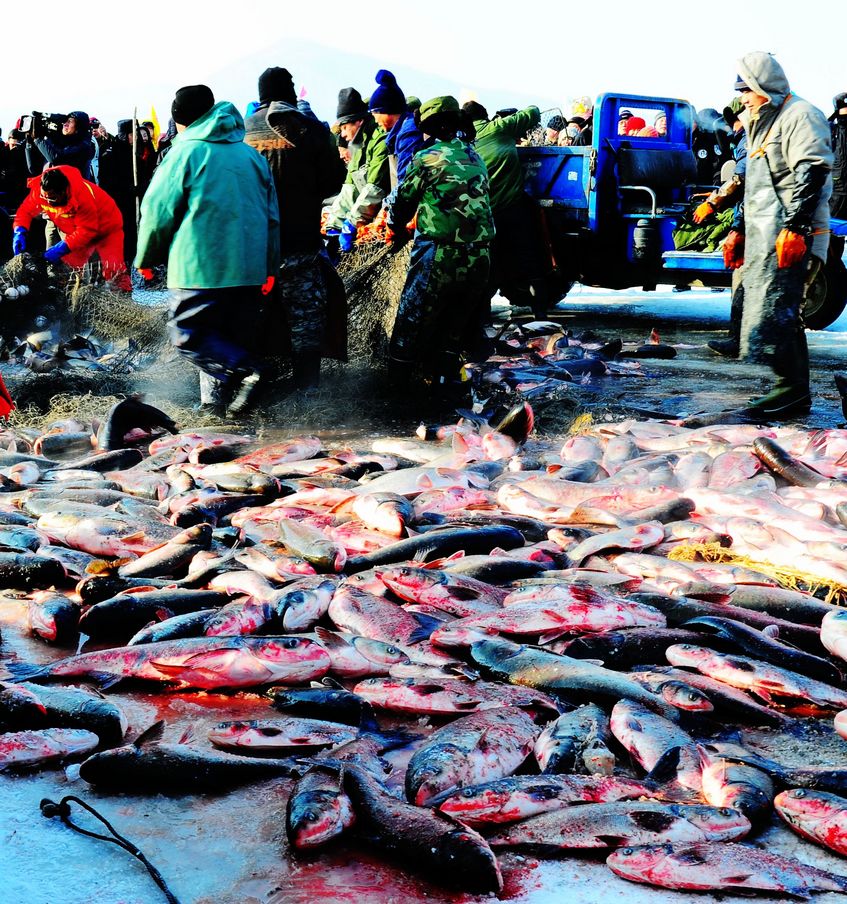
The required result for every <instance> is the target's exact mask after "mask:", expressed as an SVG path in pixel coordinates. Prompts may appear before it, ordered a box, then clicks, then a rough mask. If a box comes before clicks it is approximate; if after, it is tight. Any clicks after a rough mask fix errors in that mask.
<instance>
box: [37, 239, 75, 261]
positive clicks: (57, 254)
mask: <svg viewBox="0 0 847 904" xmlns="http://www.w3.org/2000/svg"><path fill="white" fill-rule="evenodd" d="M70 251H71V249H70V248H68V243H67V242H59V244H58V245H54V246H53V247H52V248H48V249H47V250H46V251H45V252H44V260H46V261H47V263H48V264H56V263H58V262H59V261H60V260H61V259H62V258H63V257H64V256H65V255H66V254H70Z"/></svg>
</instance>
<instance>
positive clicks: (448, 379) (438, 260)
mask: <svg viewBox="0 0 847 904" xmlns="http://www.w3.org/2000/svg"><path fill="white" fill-rule="evenodd" d="M415 118H416V121H417V123H418V125H419V127H420V129H421V131H422V132H424V134H426V135H429V136H431V137H432V138H434V139H435V141H434V143H433V144H432V145H431V146H430V147H427V148H424V149H423V150H421V151H418V153H417V154H415V156H414V157H413V159H412V162H411V164H410V165H409V168H408V170H407V171H406V177H405V178H404V180H403V182H402V183H401V185H400V187H399V189H398V192H397V197H396V199H395V201H394V203H393V205H392V206H391V208H390V210H389V214H388V222H389V226H390V228H391V229H392V231H393V232H394V236H395V240H394V241H395V246H398V247H399V246H400V245H402V244H403V243H405V241H407V240H408V238H409V234H408V231H407V228H406V225H405V224H407V223H409V222H410V221H411V220H413V218H414V219H415V222H416V231H415V240H414V245H413V246H412V256H411V262H410V265H409V271H408V273H407V275H406V282H405V285H404V287H403V292H402V295H401V297H400V304H399V307H398V310H397V316H396V319H395V323H394V329H393V331H392V335H391V346H390V353H389V354H390V366H391V369H392V372H393V376H394V377H395V378H396V379H398V380H400V381H402V382H404V383H407V382H408V380H409V379H410V378H411V377H412V376H413V375H414V373H415V371H416V370H421V371H422V372H423V376H424V377H425V378H427V379H428V380H430V381H431V383H432V385H433V387H434V388H435V389H436V391H437V392H441V393H442V394H444V395H445V396H449V395H450V394H451V392H453V391H454V390H455V389H456V388H457V386H458V381H459V372H460V369H461V357H460V354H461V352H462V351H463V350H466V349H467V348H468V345H469V344H470V343H471V341H472V339H473V337H470V336H468V335H467V328H468V325H469V324H474V323H476V322H478V321H479V318H478V316H477V315H478V311H479V308H480V307H481V306H482V305H483V304H484V302H485V289H486V285H487V282H488V272H489V263H490V253H489V248H490V244H491V241H492V239H493V238H494V221H493V219H492V216H491V206H490V203H489V189H488V173H487V171H486V168H485V164H484V163H483V162H482V159H481V158H480V157H479V155H478V154H477V153H476V151H475V150H474V149H473V147H472V146H471V145H470V144H468V143H466V141H464V140H463V139H462V138H460V137H458V133H459V130H460V128H462V127H463V117H462V114H461V112H460V110H459V104H458V102H457V101H456V99H455V98H453V97H450V96H444V97H436V98H433V99H432V100H429V101H427V102H426V103H424V104H422V105H421V108H420V110H419V111H417V113H416V114H415ZM463 346H465V348H464V349H463Z"/></svg>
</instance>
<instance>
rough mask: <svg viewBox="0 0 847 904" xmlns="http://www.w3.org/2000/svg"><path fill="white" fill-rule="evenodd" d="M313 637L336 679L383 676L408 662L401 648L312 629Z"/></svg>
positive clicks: (344, 634) (334, 632) (407, 655)
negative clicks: (323, 650) (325, 652)
mask: <svg viewBox="0 0 847 904" xmlns="http://www.w3.org/2000/svg"><path fill="white" fill-rule="evenodd" d="M314 637H315V639H316V640H317V642H318V643H319V644H320V645H321V646H322V647H323V648H324V649H325V650H326V651H327V653H328V654H329V658H330V669H329V670H330V672H331V673H332V674H333V675H335V676H336V677H337V678H364V677H366V676H370V675H387V674H389V672H390V670H391V669H392V668H393V667H394V666H397V665H401V664H408V663H411V661H412V660H411V658H410V656H409V653H407V652H406V650H404V649H403V648H402V647H399V646H395V645H394V644H390V643H384V642H383V641H381V640H373V638H370V637H361V636H360V635H357V634H346V633H344V632H343V631H329V630H327V629H326V628H323V627H320V626H318V627H316V628H315V634H314Z"/></svg>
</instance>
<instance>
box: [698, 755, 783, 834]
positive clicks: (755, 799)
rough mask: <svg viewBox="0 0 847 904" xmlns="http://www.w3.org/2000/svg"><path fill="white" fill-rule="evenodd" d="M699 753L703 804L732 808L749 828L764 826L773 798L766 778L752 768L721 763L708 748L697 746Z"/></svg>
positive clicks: (766, 776) (723, 760)
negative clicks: (745, 820)
mask: <svg viewBox="0 0 847 904" xmlns="http://www.w3.org/2000/svg"><path fill="white" fill-rule="evenodd" d="M699 749H700V756H701V761H702V766H703V773H702V791H703V799H704V800H705V801H706V803H708V804H711V805H712V806H714V807H732V808H734V809H736V810H739V811H740V812H741V813H743V814H744V815H745V816H746V817H747V818H748V819H749V820H750V824H751V825H752V826H754V827H756V828H761V827H764V826H766V825H767V824H768V822H769V821H770V816H771V813H772V812H773V806H774V794H775V791H774V786H773V781H772V780H771V778H770V776H769V775H768V774H767V773H766V772H764V771H763V770H762V769H756V768H755V767H754V766H748V765H746V764H744V763H735V762H732V761H731V760H727V759H724V758H723V757H722V756H721V755H720V754H719V753H717V752H715V751H714V749H713V748H710V747H709V746H708V745H700V747H699Z"/></svg>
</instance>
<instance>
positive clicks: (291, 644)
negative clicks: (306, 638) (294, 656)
mask: <svg viewBox="0 0 847 904" xmlns="http://www.w3.org/2000/svg"><path fill="white" fill-rule="evenodd" d="M280 646H281V647H284V648H285V649H286V650H293V649H294V648H295V647H298V646H300V640H299V638H297V637H286V638H285V640H283V641H282V643H281V644H280Z"/></svg>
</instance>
